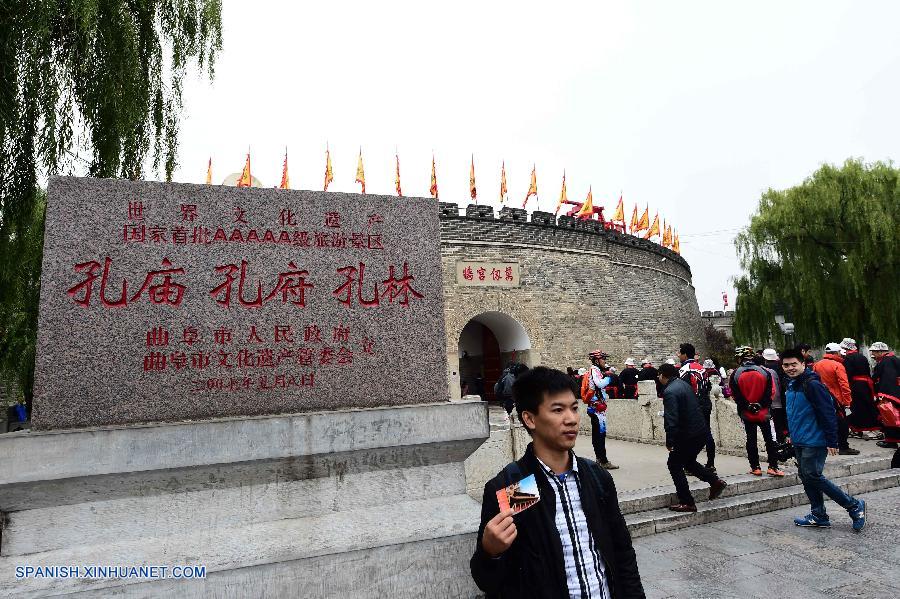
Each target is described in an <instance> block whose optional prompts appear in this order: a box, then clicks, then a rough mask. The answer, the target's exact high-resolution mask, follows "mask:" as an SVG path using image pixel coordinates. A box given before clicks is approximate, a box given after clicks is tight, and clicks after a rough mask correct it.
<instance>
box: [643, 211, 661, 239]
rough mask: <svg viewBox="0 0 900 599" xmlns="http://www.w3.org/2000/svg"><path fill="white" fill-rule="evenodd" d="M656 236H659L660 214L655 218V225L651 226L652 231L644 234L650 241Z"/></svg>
mask: <svg viewBox="0 0 900 599" xmlns="http://www.w3.org/2000/svg"><path fill="white" fill-rule="evenodd" d="M654 235H659V212H657V213H656V215H655V216H654V217H653V223H652V224H651V225H650V229H649V230H648V231H647V232H646V233H644V239H650V238H651V237H653V236H654Z"/></svg>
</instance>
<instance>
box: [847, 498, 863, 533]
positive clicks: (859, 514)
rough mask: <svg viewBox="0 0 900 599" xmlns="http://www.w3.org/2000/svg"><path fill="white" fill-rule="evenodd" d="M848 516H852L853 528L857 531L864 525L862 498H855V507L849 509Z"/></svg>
mask: <svg viewBox="0 0 900 599" xmlns="http://www.w3.org/2000/svg"><path fill="white" fill-rule="evenodd" d="M849 511H850V517H851V518H853V530H855V531H856V532H859V531H861V530H862V529H863V527H864V526H865V525H866V502H865V501H864V500H862V499H857V500H856V508H855V509H852V510H849Z"/></svg>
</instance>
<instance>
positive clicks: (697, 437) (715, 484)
mask: <svg viewBox="0 0 900 599" xmlns="http://www.w3.org/2000/svg"><path fill="white" fill-rule="evenodd" d="M659 382H660V383H662V385H663V414H664V424H665V429H666V449H668V450H669V460H668V462H667V465H668V467H669V473H670V474H671V475H672V482H674V483H675V493H676V494H677V495H678V503H675V504H672V505H670V506H669V509H670V510H672V511H674V512H696V511H697V506H696V504H695V503H694V497H693V496H692V495H691V491H690V489H689V488H688V482H687V477H686V476H685V475H684V473H685V471H687V472H688V473H690V474H693V475H694V476H696V477H697V478H699V479H700V480H702V481H704V482H707V483H709V485H710V488H709V498H710V499H715V498H717V497H718V496H719V495H721V494H722V490H723V489H724V488H725V481H723V480H721V479H720V478H719V477H718V476H716V473H715V471H714V470H710V469H709V468H705V467H703V466H701V465H700V464H699V463H698V462H697V455H698V454H699V453H700V451H701V450H702V449H703V446H704V445H706V439H707V435H708V432H709V426H708V425H707V424H706V421H705V419H704V416H703V414H702V412H701V410H700V405H699V404H698V403H697V396H696V395H695V394H694V390H693V389H692V388H691V386H690V385H689V384H688V383H686V382H685V381H684V380H683V379H681V378H679V377H678V369H677V368H675V366H674V365H673V364H668V363H666V364H663V365H661V366H660V367H659Z"/></svg>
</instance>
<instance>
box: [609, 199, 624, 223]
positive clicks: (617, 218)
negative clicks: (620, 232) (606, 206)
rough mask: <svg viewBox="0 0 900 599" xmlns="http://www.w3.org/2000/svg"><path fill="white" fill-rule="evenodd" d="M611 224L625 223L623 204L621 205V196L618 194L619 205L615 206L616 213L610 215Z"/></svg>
mask: <svg viewBox="0 0 900 599" xmlns="http://www.w3.org/2000/svg"><path fill="white" fill-rule="evenodd" d="M612 220H613V222H622V223H624V222H625V204H623V203H622V194H619V203H618V205H617V206H616V213H615V214H613V215H612Z"/></svg>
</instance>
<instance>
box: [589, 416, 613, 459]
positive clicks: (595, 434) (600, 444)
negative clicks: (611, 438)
mask: <svg viewBox="0 0 900 599" xmlns="http://www.w3.org/2000/svg"><path fill="white" fill-rule="evenodd" d="M588 416H590V418H591V443H592V444H593V445H594V455H596V456H597V463H599V464H605V463H606V462H608V461H609V459H608V458H607V457H606V433H601V432H600V419H599V418H598V417H597V414H588Z"/></svg>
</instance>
